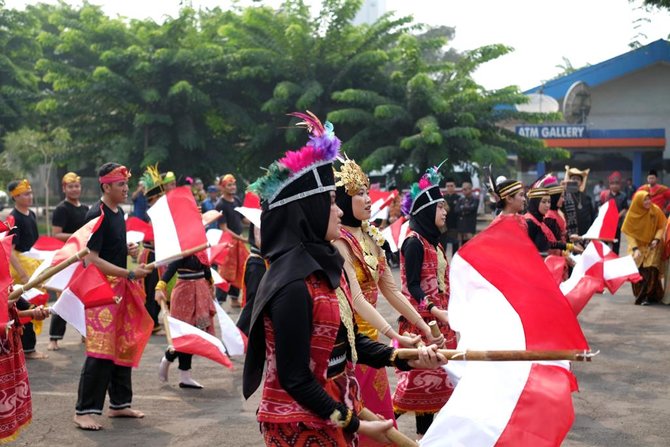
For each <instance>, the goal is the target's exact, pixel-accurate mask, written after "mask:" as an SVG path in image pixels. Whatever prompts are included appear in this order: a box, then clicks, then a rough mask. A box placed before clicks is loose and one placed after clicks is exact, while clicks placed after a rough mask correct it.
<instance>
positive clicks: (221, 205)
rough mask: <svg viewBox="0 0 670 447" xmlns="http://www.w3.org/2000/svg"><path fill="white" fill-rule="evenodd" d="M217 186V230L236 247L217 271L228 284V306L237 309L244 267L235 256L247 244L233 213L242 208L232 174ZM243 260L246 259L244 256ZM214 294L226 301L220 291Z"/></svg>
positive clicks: (240, 218) (220, 299) (240, 222)
mask: <svg viewBox="0 0 670 447" xmlns="http://www.w3.org/2000/svg"><path fill="white" fill-rule="evenodd" d="M219 186H220V187H221V197H220V198H219V201H218V202H217V203H216V210H217V211H220V212H221V217H220V218H219V228H220V229H221V230H223V231H224V232H228V233H230V234H231V235H232V236H233V240H234V241H235V243H236V246H235V248H234V249H231V250H230V255H229V256H228V258H227V259H226V263H225V264H224V265H221V266H219V267H218V269H219V273H220V274H221V276H222V277H223V278H224V279H225V280H226V281H228V282H229V283H230V289H229V290H228V296H229V297H230V306H231V307H237V308H239V307H240V302H239V296H240V287H241V285H242V281H243V280H244V278H242V272H243V271H244V266H243V265H239V264H240V262H239V256H237V254H238V250H242V249H243V250H245V251H246V246H244V244H245V243H246V242H248V241H247V239H246V238H245V237H244V236H242V230H243V228H244V226H243V224H242V216H241V215H240V213H238V212H237V211H235V208H236V207H239V206H242V201H241V200H240V199H239V197H237V196H236V195H235V194H236V193H237V181H236V180H235V177H234V176H233V175H232V174H226V175H224V176H223V177H222V178H221V180H220V182H219ZM244 258H245V259H246V256H245V257H244ZM216 294H217V299H219V301H225V300H226V296H225V294H223V292H221V291H220V289H218V288H217V292H216Z"/></svg>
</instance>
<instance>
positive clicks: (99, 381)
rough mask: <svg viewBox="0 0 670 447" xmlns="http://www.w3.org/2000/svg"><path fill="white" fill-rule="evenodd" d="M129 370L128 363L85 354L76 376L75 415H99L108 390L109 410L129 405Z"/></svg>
mask: <svg viewBox="0 0 670 447" xmlns="http://www.w3.org/2000/svg"><path fill="white" fill-rule="evenodd" d="M131 372H132V368H131V367H129V366H119V365H115V364H114V362H113V361H111V360H106V359H96V358H94V357H88V356H87V357H86V361H85V362H84V367H83V368H82V369H81V377H80V378H79V391H78V395H77V406H76V414H78V415H83V414H102V408H103V407H104V405H105V394H107V392H108V391H109V408H110V409H112V410H123V409H124V408H130V404H131V402H132V400H133V387H132V382H131Z"/></svg>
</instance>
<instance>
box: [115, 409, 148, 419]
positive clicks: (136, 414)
mask: <svg viewBox="0 0 670 447" xmlns="http://www.w3.org/2000/svg"><path fill="white" fill-rule="evenodd" d="M107 417H110V418H137V419H142V418H143V417H144V413H142V412H141V411H137V410H133V409H132V408H124V409H123V410H109V412H108V413H107Z"/></svg>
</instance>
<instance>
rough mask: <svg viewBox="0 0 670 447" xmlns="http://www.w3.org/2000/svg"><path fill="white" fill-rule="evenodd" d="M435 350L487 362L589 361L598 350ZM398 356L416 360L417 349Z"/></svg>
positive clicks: (445, 354) (452, 357)
mask: <svg viewBox="0 0 670 447" xmlns="http://www.w3.org/2000/svg"><path fill="white" fill-rule="evenodd" d="M437 352H439V353H440V354H442V355H443V356H445V357H446V358H447V360H470V361H489V362H513V361H545V360H546V361H551V360H570V361H573V362H590V361H591V358H592V357H594V356H596V355H598V353H599V352H600V351H596V352H591V351H578V350H563V351H512V350H510V351H470V350H466V351H459V350H458V349H438V350H437ZM398 357H399V358H401V359H404V360H416V359H418V358H419V350H418V349H405V348H402V349H398Z"/></svg>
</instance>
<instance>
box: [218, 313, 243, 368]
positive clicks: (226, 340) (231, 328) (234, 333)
mask: <svg viewBox="0 0 670 447" xmlns="http://www.w3.org/2000/svg"><path fill="white" fill-rule="evenodd" d="M214 307H215V308H216V318H217V320H218V322H219V329H220V330H221V341H222V342H223V345H224V346H225V347H226V350H227V351H228V355H231V356H232V355H244V353H245V352H246V351H247V336H246V335H244V334H243V333H242V331H240V329H239V328H238V327H237V325H236V324H235V322H234V321H233V320H232V319H231V318H230V317H229V316H228V314H227V313H226V311H225V310H223V308H222V307H221V305H220V304H219V302H218V301H216V300H214Z"/></svg>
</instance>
